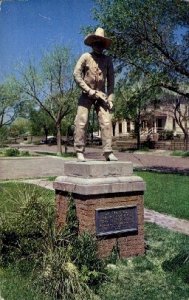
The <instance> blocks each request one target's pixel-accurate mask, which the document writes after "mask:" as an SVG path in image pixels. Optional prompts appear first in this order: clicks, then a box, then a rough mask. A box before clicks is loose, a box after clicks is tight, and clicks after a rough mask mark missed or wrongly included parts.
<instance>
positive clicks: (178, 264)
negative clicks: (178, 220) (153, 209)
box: [100, 224, 189, 300]
mask: <svg viewBox="0 0 189 300" xmlns="http://www.w3.org/2000/svg"><path fill="white" fill-rule="evenodd" d="M145 238H146V241H147V246H148V250H147V252H146V255H144V256H140V257H134V258H130V259H125V260H122V261H118V262H117V264H116V269H115V267H114V268H112V269H110V268H109V270H110V271H109V273H110V278H111V282H107V283H104V284H103V285H102V286H101V288H100V296H101V299H102V300H162V299H165V300H173V299H174V300H181V299H182V300H188V299H189V298H188V297H189V259H188V260H187V257H188V258H189V250H188V249H189V237H188V236H185V235H182V234H178V233H174V232H171V231H169V230H165V229H161V228H160V227H158V226H156V225H154V224H146V226H145Z"/></svg>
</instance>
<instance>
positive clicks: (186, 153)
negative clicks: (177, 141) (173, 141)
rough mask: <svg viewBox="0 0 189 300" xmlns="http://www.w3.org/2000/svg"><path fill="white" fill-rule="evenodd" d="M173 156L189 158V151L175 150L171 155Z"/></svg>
mask: <svg viewBox="0 0 189 300" xmlns="http://www.w3.org/2000/svg"><path fill="white" fill-rule="evenodd" d="M171 155H172V156H181V157H189V151H181V150H175V151H173V152H172V153H171Z"/></svg>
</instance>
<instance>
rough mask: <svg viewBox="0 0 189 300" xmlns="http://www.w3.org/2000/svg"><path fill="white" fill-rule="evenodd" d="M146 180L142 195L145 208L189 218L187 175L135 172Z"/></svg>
mask: <svg viewBox="0 0 189 300" xmlns="http://www.w3.org/2000/svg"><path fill="white" fill-rule="evenodd" d="M137 175H139V176H141V177H142V178H143V179H144V181H145V182H146V185H147V188H146V192H145V197H144V205H145V207H146V208H150V209H153V210H155V211H158V212H162V213H166V214H171V215H173V216H175V217H177V218H181V219H187V220H189V202H188V185H189V176H184V175H178V174H161V173H155V172H143V171H141V172H137Z"/></svg>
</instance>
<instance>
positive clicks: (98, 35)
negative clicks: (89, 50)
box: [84, 27, 112, 49]
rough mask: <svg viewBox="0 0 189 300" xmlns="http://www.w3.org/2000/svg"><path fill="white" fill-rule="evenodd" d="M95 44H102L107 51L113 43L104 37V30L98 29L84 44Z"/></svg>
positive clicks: (88, 36)
mask: <svg viewBox="0 0 189 300" xmlns="http://www.w3.org/2000/svg"><path fill="white" fill-rule="evenodd" d="M94 42H102V43H103V46H104V48H105V49H108V48H109V47H110V45H111V43H112V40H111V39H109V38H107V37H105V36H104V29H103V28H100V27H98V28H97V29H96V31H95V33H91V34H88V35H87V36H86V38H85V39H84V43H85V45H87V46H92V45H93V44H94Z"/></svg>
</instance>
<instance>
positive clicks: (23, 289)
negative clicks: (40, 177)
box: [0, 172, 189, 300]
mask: <svg viewBox="0 0 189 300" xmlns="http://www.w3.org/2000/svg"><path fill="white" fill-rule="evenodd" d="M137 173H138V175H140V176H142V177H143V178H144V180H145V181H146V182H147V192H146V193H145V203H146V206H148V207H149V208H153V209H156V208H155V207H154V205H155V204H156V202H158V201H159V200H160V199H161V206H160V205H157V210H158V209H159V207H160V208H162V211H164V212H165V209H167V211H166V212H167V213H169V214H173V213H172V211H170V210H169V205H168V203H167V202H166V201H165V199H168V200H169V199H170V197H171V198H173V197H174V194H175V193H176V194H177V195H180V194H181V195H182V197H183V198H182V199H183V200H182V201H183V202H184V203H185V210H187V209H186V206H187V201H186V199H187V195H188V194H187V187H188V183H189V182H188V179H189V177H186V176H178V175H171V174H169V175H167V174H166V175H165V174H157V173H151V172H137ZM176 183H177V185H176ZM171 185H173V190H174V191H173V193H172V192H171V187H170V186H171ZM166 186H168V187H169V192H168V193H167V191H166ZM164 193H165V194H166V195H164ZM36 194H37V195H39V197H40V199H41V201H42V202H43V203H46V210H45V212H44V213H46V214H47V213H48V210H47V207H48V206H49V205H52V206H53V205H54V192H53V191H50V190H46V189H43V188H38V187H34V186H33V185H29V184H23V183H16V182H4V183H1V184H0V211H1V216H7V218H8V219H9V220H10V224H13V225H15V226H17V230H18V232H20V234H21V235H22V230H24V231H23V233H26V232H28V230H31V231H32V230H33V227H35V226H36V228H35V230H36V229H38V228H41V229H42V230H43V231H44V230H45V228H46V224H45V223H43V224H42V226H41V224H40V222H41V220H43V222H44V218H42V216H40V215H38V214H37V212H38V209H36V203H35V202H33V204H32V205H35V210H34V211H35V214H32V215H30V213H29V212H28V211H25V213H24V215H22V219H21V220H22V221H23V220H25V223H22V224H21V225H20V224H19V223H18V222H15V221H14V220H12V218H16V216H17V214H18V212H19V209H20V208H23V207H24V205H25V203H24V201H25V200H27V198H28V197H29V198H35V195H36ZM159 194H160V195H159ZM23 195H24V197H23ZM179 198H181V196H179ZM24 199H25V200H24ZM152 199H153V201H152ZM162 199H164V200H163V201H162ZM171 203H173V202H172V201H171ZM171 203H170V204H171ZM174 203H177V204H179V203H180V202H178V201H177V202H174ZM163 204H164V205H163ZM32 207H33V208H34V206H32ZM170 207H171V208H172V205H170ZM44 209H45V206H43V211H44ZM175 211H176V212H177V211H179V209H175ZM183 211H184V208H183ZM186 213H187V211H186ZM28 217H29V218H31V217H32V218H34V219H35V220H36V221H35V222H34V224H33V225H32V227H31V221H32V219H28ZM40 218H41V219H40ZM1 220H2V219H0V221H1ZM1 228H3V224H2V223H1V222H0V237H1ZM8 229H14V226H12V227H11V226H10V227H8ZM29 232H30V231H29ZM39 233H41V231H39ZM20 241H21V242H22V243H23V246H24V249H25V250H26V251H29V250H30V248H31V247H33V249H34V250H36V245H35V244H32V239H30V240H29V242H28V243H27V244H25V240H24V239H23V240H20ZM145 241H146V253H145V255H144V256H140V257H133V258H129V259H125V260H117V261H116V262H115V261H110V263H109V265H108V267H107V269H108V280H106V281H104V282H103V283H102V284H101V285H100V287H99V289H98V294H99V296H100V299H102V300H111V299H112V300H136V299H137V300H151V299H153V300H156V299H157V300H158V299H161V300H162V299H165V300H172V299H174V300H177V299H178V300H180V299H182V300H188V297H189V275H188V274H189V250H188V249H189V237H188V236H186V235H182V234H178V233H175V232H171V231H169V230H166V229H163V228H160V227H159V226H157V225H154V224H145ZM37 242H38V244H37V245H41V242H43V241H40V240H39V241H37ZM30 243H31V244H30ZM0 245H1V243H0ZM28 248H29V249H28ZM0 251H1V246H0ZM78 251H79V250H78ZM86 251H87V249H86ZM16 255H18V256H17V258H18V257H19V253H16ZM31 270H32V261H31V260H26V259H24V260H23V259H19V260H17V261H9V263H8V264H4V263H3V260H2V261H1V259H0V295H1V297H3V299H5V300H17V299H19V300H26V299H27V300H30V299H32V300H43V299H44V300H55V298H51V297H50V296H48V295H47V294H46V295H44V294H40V292H39V290H37V286H35V285H36V282H35V281H34V282H35V284H34V282H33V279H34V274H33V273H32V271H31ZM79 299H80V298H78V300H79ZM97 299H98V298H97ZM97 299H96V300H97ZM83 300H88V298H85V297H83Z"/></svg>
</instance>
